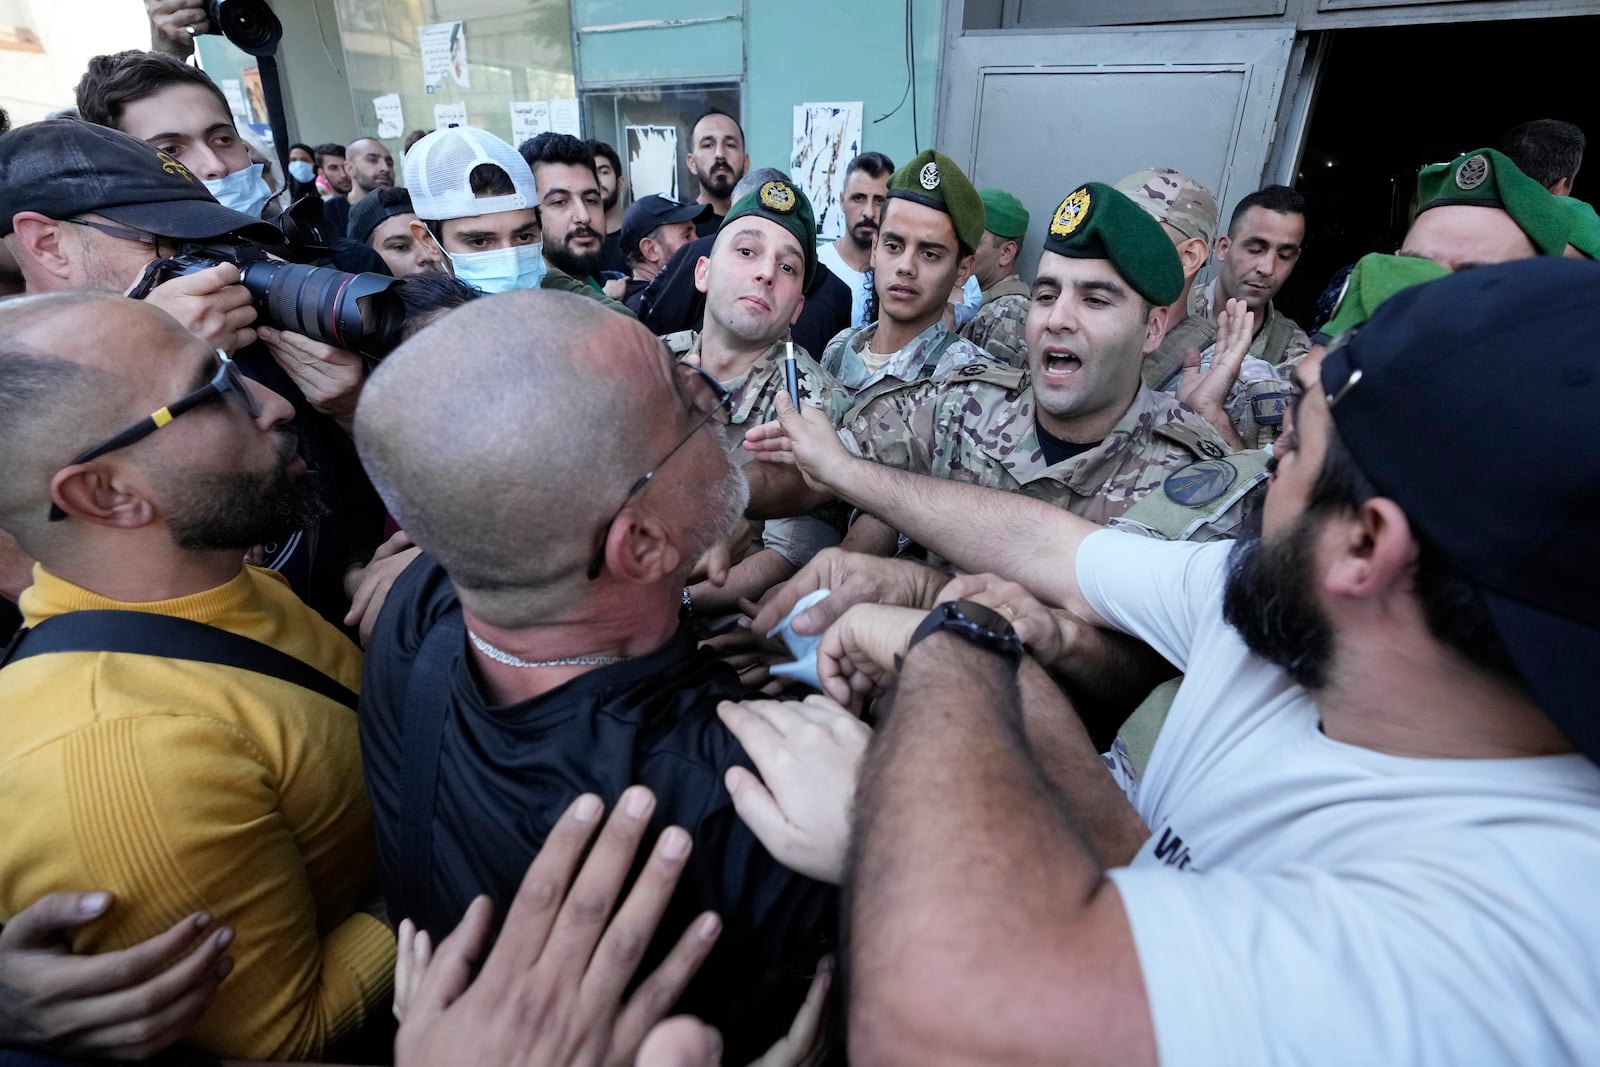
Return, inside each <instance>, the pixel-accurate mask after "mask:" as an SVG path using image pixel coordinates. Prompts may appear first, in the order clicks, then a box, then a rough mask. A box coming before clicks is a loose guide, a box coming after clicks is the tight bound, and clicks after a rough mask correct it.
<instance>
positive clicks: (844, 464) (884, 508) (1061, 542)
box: [745, 397, 1104, 625]
mask: <svg viewBox="0 0 1600 1067" xmlns="http://www.w3.org/2000/svg"><path fill="white" fill-rule="evenodd" d="M745 447H746V448H747V449H750V450H751V451H753V452H755V453H756V454H757V456H759V457H760V458H761V459H763V460H765V461H767V462H770V463H779V464H785V465H792V466H795V467H797V468H798V469H799V470H800V472H801V474H802V475H803V476H804V478H805V480H806V483H807V484H808V485H811V486H812V487H814V488H816V489H818V490H820V491H823V492H828V493H831V494H833V495H835V496H838V497H840V498H842V499H844V500H847V501H849V502H850V503H852V504H854V505H855V506H857V507H859V508H861V509H862V510H864V511H870V512H871V513H872V514H874V515H876V516H878V518H880V519H882V520H883V521H884V522H886V523H888V524H889V525H890V526H892V527H894V528H895V529H897V530H899V531H900V532H901V533H904V534H906V535H907V536H909V537H910V538H911V539H912V540H914V541H917V542H918V543H920V544H923V545H926V546H927V547H928V548H930V549H932V550H933V551H935V552H937V553H939V554H940V555H941V556H944V557H945V558H946V559H948V560H950V561H951V562H952V563H954V564H955V565H956V566H958V567H960V568H962V569H963V570H969V571H992V572H994V573H996V574H999V575H1001V576H1003V577H1005V578H1008V579H1010V580H1012V581H1014V582H1020V583H1021V584H1022V585H1024V586H1026V587H1027V588H1028V589H1030V590H1031V591H1032V592H1033V593H1034V595H1036V596H1038V597H1040V598H1041V599H1043V600H1045V601H1047V602H1049V603H1051V604H1053V605H1055V606H1057V607H1064V608H1067V609H1069V610H1071V611H1072V612H1073V613H1074V614H1076V615H1077V616H1079V617H1080V618H1082V619H1084V620H1085V621H1086V622H1089V623H1090V624H1092V625H1104V622H1103V620H1102V619H1101V618H1100V617H1099V615H1097V614H1096V613H1095V611H1094V609H1093V608H1091V607H1090V606H1089V604H1088V602H1087V601H1085V600H1084V599H1083V597H1082V595H1081V593H1080V592H1079V590H1078V579H1077V570H1076V567H1075V565H1074V560H1075V559H1076V556H1077V551H1078V546H1079V545H1080V544H1081V543H1082V542H1083V539H1084V538H1085V537H1087V536H1089V534H1091V533H1094V532H1095V531H1097V530H1100V529H1103V527H1101V526H1098V525H1096V524H1095V523H1092V522H1089V521H1088V520H1086V519H1080V518H1079V517H1077V516H1076V515H1073V514H1070V513H1069V512H1066V511H1063V510H1061V509H1060V508H1056V507H1052V506H1051V505H1049V504H1045V503H1043V502H1041V501H1037V500H1032V499H1030V498H1028V497H1024V496H1019V495H1017V494H1015V493H1005V492H1001V491H999V490H997V489H985V488H982V487H980V486H975V485H967V484H964V483H961V482H953V481H947V480H945V479H942V478H933V477H929V476H927V475H922V474H912V473H910V472H908V471H902V470H896V469H895V468H893V467H887V466H884V465H882V464H879V463H874V462H872V461H871V460H865V459H857V458H856V457H854V456H852V455H850V453H849V452H848V451H846V450H845V447H844V445H843V444H842V443H841V442H840V441H839V438H838V436H837V434H835V432H834V430H833V427H832V425H830V424H829V422H828V420H827V417H826V416H824V415H822V414H821V413H820V412H816V411H811V410H801V411H796V410H795V408H794V405H792V404H789V403H788V402H787V401H786V399H785V398H783V397H780V398H779V399H778V421H777V423H770V422H769V423H766V424H764V425H762V426H758V427H756V428H755V429H752V430H750V431H749V432H748V433H747V434H746V435H745Z"/></svg>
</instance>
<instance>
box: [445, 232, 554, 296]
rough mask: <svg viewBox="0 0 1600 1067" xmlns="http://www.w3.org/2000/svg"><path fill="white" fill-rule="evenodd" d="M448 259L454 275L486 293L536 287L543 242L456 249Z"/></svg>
mask: <svg viewBox="0 0 1600 1067" xmlns="http://www.w3.org/2000/svg"><path fill="white" fill-rule="evenodd" d="M445 255H447V256H450V262H451V264H452V265H453V266H454V267H455V271H456V277H457V278H459V279H461V280H462V281H464V282H466V283H467V284H468V285H475V286H477V287H478V288H479V289H482V290H483V291H484V292H486V293H507V292H510V291H511V290H513V289H537V288H539V282H540V281H541V280H542V279H543V278H544V242H542V241H541V242H539V243H537V244H531V245H509V246H507V247H505V248H495V249H491V250H490V251H488V252H456V253H454V254H451V253H449V252H446V253H445Z"/></svg>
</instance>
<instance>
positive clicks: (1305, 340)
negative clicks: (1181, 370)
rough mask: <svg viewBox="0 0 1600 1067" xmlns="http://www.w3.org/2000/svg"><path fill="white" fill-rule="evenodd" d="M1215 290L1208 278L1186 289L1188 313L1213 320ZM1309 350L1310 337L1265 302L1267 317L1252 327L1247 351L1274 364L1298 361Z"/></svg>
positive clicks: (1213, 284) (1295, 323)
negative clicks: (1258, 324) (1190, 290)
mask: <svg viewBox="0 0 1600 1067" xmlns="http://www.w3.org/2000/svg"><path fill="white" fill-rule="evenodd" d="M1216 292H1217V283H1216V282H1212V283H1211V284H1210V285H1203V286H1200V287H1199V288H1197V289H1195V290H1194V291H1193V292H1192V293H1190V294H1189V314H1191V315H1204V316H1205V317H1206V318H1208V319H1210V320H1211V321H1212V322H1215V321H1217V313H1216ZM1309 351H1311V338H1309V337H1307V336H1306V332H1305V331H1304V330H1302V329H1301V328H1300V325H1299V323H1297V322H1295V321H1294V320H1293V319H1291V318H1290V317H1289V316H1287V315H1285V314H1284V313H1283V312H1281V311H1279V310H1278V309H1277V307H1276V306H1275V305H1273V304H1271V303H1269V304H1267V321H1266V322H1263V323H1261V325H1260V327H1259V328H1258V329H1257V330H1256V336H1255V339H1254V340H1252V341H1251V342H1250V352H1249V355H1251V356H1254V357H1255V358H1256V359H1259V360H1261V361H1262V362H1264V363H1270V364H1272V365H1273V366H1274V367H1277V366H1280V365H1282V364H1285V363H1289V364H1293V363H1295V362H1298V361H1299V360H1300V359H1301V358H1302V357H1304V356H1305V354H1306V353H1307V352H1309ZM1202 354H1204V353H1202Z"/></svg>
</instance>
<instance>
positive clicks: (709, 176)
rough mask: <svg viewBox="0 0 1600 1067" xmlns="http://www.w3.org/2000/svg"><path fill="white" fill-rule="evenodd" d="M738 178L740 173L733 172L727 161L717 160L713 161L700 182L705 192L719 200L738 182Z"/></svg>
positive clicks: (730, 191)
mask: <svg viewBox="0 0 1600 1067" xmlns="http://www.w3.org/2000/svg"><path fill="white" fill-rule="evenodd" d="M739 178H740V175H738V174H735V173H734V172H733V168H732V167H731V166H729V165H728V164H727V163H723V162H717V163H713V164H712V165H711V169H710V170H709V171H708V172H707V173H706V175H705V177H703V178H701V179H700V184H701V185H702V186H703V187H704V188H705V191H706V192H707V193H710V194H711V195H712V196H714V197H716V198H717V199H718V200H721V199H723V198H724V197H727V196H729V195H730V194H731V193H732V192H733V187H734V186H735V185H738V184H739Z"/></svg>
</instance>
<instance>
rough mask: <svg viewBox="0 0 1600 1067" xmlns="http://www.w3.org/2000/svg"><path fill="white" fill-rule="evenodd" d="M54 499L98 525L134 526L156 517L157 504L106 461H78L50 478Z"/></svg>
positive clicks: (58, 504) (129, 528)
mask: <svg viewBox="0 0 1600 1067" xmlns="http://www.w3.org/2000/svg"><path fill="white" fill-rule="evenodd" d="M50 502H51V503H53V504H55V505H56V507H58V508H60V509H61V510H62V511H64V512H66V513H67V514H68V515H70V516H72V517H73V518H78V519H83V520H85V521H87V522H90V523H93V524H94V525H96V526H113V527H118V528H120V529H127V530H133V529H138V528H139V527H141V526H148V525H149V524H150V523H151V522H153V521H154V520H155V517H156V509H155V505H153V504H152V503H150V501H149V500H147V499H146V498H145V497H144V495H143V494H142V493H141V492H139V491H138V489H137V487H136V486H135V485H133V484H132V483H130V482H129V481H128V480H127V479H124V478H122V477H119V476H118V474H117V473H116V471H115V468H112V467H110V466H108V465H106V464H102V463H96V462H89V463H76V464H73V465H72V466H70V467H63V468H61V469H60V470H58V471H56V474H55V477H53V478H51V479H50Z"/></svg>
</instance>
